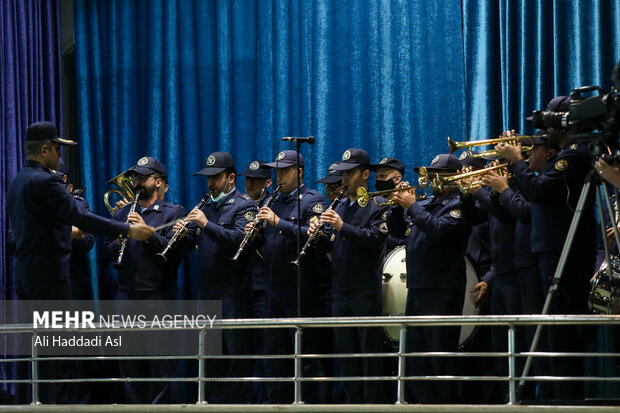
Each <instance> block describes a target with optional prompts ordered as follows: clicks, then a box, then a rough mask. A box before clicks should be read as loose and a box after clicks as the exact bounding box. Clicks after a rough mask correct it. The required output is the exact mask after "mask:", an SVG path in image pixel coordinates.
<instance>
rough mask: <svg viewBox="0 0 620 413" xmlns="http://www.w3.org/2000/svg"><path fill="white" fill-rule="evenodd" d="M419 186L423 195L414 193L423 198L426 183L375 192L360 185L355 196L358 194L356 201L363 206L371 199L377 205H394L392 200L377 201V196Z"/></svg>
mask: <svg viewBox="0 0 620 413" xmlns="http://www.w3.org/2000/svg"><path fill="white" fill-rule="evenodd" d="M420 188H424V194H423V195H418V194H416V199H424V198H426V197H427V195H428V191H427V184H426V183H425V184H423V185H416V186H406V187H403V188H393V189H386V190H383V191H375V192H368V191H366V188H364V187H361V186H360V187H359V188H357V196H358V198H357V203H358V204H359V206H361V207H365V206H366V205H368V202H369V201H370V200H371V199H372V200H373V201H375V204H377V205H378V206H388V205H391V206H393V205H396V203H395V202H394V201H387V202H377V197H378V196H383V195H387V194H391V193H394V192H401V191H415V190H416V189H420Z"/></svg>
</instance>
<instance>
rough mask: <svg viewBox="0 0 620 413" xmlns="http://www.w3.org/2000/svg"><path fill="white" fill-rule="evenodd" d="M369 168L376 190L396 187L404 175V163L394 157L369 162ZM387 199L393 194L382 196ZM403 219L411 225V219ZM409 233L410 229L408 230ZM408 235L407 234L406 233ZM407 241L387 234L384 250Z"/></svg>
mask: <svg viewBox="0 0 620 413" xmlns="http://www.w3.org/2000/svg"><path fill="white" fill-rule="evenodd" d="M370 170H371V171H375V175H376V176H377V180H376V182H375V189H376V190H377V191H385V190H390V189H394V188H396V185H398V184H399V183H400V182H401V181H402V180H403V177H404V176H405V165H403V163H402V162H401V161H399V160H398V159H396V158H383V159H381V161H380V162H379V163H375V164H371V165H370ZM384 198H386V199H388V200H392V199H394V194H393V193H389V194H386V195H385V196H384ZM405 220H406V221H407V222H408V223H409V226H411V221H410V220H409V219H408V218H407V217H406V216H405ZM408 232H409V233H411V229H409V230H408ZM407 235H409V234H407ZM406 243H407V239H406V238H402V239H401V238H395V237H393V236H391V235H388V240H387V245H386V250H387V251H391V250H393V249H394V248H396V247H398V246H401V245H405V244H406Z"/></svg>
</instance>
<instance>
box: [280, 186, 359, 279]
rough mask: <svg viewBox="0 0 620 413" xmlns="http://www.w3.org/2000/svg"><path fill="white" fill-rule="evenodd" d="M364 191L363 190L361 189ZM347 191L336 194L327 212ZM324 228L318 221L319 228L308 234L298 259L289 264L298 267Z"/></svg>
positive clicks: (343, 189)
mask: <svg viewBox="0 0 620 413" xmlns="http://www.w3.org/2000/svg"><path fill="white" fill-rule="evenodd" d="M361 189H364V188H361ZM346 190H347V188H346V187H343V188H342V189H341V190H340V192H338V195H336V198H335V199H334V200H333V202H332V203H331V205H330V206H329V208H327V210H326V211H325V212H327V211H331V210H332V209H334V207H335V206H336V204H337V203H338V202H339V201H340V200H341V199H342V197H343V195H344V192H345V191H346ZM324 226H325V223H324V222H323V220H320V221H319V226H318V227H316V229H315V230H314V232H313V233H312V234H310V236H309V237H308V240H307V241H306V243H305V244H304V246H303V248H302V249H301V251H300V252H299V257H297V259H296V260H295V261H292V262H291V264H294V265H295V266H297V267H299V262H300V261H301V258H302V257H303V256H304V255H306V250H307V249H308V248H310V246H311V245H312V244H314V242H315V241H316V239H317V238H318V237H319V233H320V232H321V231H322V230H323V227H324Z"/></svg>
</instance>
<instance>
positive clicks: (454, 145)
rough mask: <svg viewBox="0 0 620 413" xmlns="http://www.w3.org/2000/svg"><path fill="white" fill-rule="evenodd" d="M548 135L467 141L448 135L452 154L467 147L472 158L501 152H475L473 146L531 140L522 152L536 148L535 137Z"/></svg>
mask: <svg viewBox="0 0 620 413" xmlns="http://www.w3.org/2000/svg"><path fill="white" fill-rule="evenodd" d="M546 137H547V135H538V136H533V135H520V136H513V137H507V138H496V139H483V140H478V141H466V142H455V141H453V140H452V139H450V138H449V137H448V146H449V147H450V154H452V153H454V152H456V151H458V150H459V149H467V152H468V153H469V156H471V157H472V158H481V157H483V156H495V155H499V153H498V152H497V151H496V150H495V149H491V150H488V151H484V152H482V153H473V152H472V150H471V148H473V147H476V146H486V145H497V144H498V143H504V142H506V143H516V142H521V141H530V143H531V144H530V145H529V146H523V147H521V152H528V151H531V150H532V149H533V148H534V139H536V138H546Z"/></svg>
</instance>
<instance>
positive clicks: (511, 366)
mask: <svg viewBox="0 0 620 413" xmlns="http://www.w3.org/2000/svg"><path fill="white" fill-rule="evenodd" d="M515 353H516V349H515V326H514V325H512V324H511V325H509V326H508V378H509V379H510V381H509V382H508V404H516V403H517V380H516V379H515V377H516V375H517V374H516V373H517V367H516V361H515V358H516V355H515Z"/></svg>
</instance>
